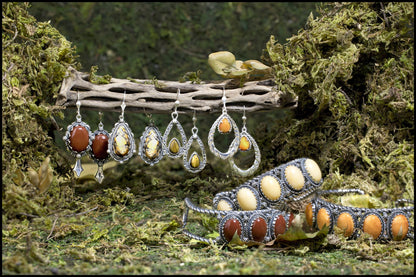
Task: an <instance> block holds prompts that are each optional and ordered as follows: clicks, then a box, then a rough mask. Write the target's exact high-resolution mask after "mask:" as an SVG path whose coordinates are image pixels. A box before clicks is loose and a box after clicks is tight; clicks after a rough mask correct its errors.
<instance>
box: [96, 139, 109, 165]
mask: <svg viewBox="0 0 416 277" xmlns="http://www.w3.org/2000/svg"><path fill="white" fill-rule="evenodd" d="M107 149H108V136H107V135H105V134H97V135H95V138H94V140H93V142H92V153H93V154H94V156H95V158H97V159H99V160H103V159H105V158H107V157H108V153H107Z"/></svg>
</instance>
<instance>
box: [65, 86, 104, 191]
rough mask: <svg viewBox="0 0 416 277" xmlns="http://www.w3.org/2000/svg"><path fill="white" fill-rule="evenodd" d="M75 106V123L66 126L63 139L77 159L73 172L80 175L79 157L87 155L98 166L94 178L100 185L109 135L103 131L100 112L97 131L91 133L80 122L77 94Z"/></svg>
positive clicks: (87, 126) (88, 127)
mask: <svg viewBox="0 0 416 277" xmlns="http://www.w3.org/2000/svg"><path fill="white" fill-rule="evenodd" d="M76 106H77V115H76V121H75V122H72V124H70V125H68V127H67V131H66V133H65V136H64V137H63V139H64V141H65V144H66V145H67V147H68V149H69V151H70V152H71V154H72V155H74V156H75V157H76V158H77V160H76V162H75V166H74V168H73V170H74V172H75V174H76V175H77V177H79V176H80V175H81V172H82V171H83V170H84V169H83V168H82V165H81V157H82V156H84V155H85V154H87V153H89V155H90V157H91V158H92V159H93V160H94V162H96V163H97V165H98V170H97V173H96V175H95V178H96V179H97V181H98V182H100V183H101V182H102V180H103V179H104V172H103V165H104V163H105V162H106V161H107V160H108V158H109V155H108V153H107V149H108V140H109V134H108V132H107V131H106V130H104V125H103V123H102V122H101V116H102V113H101V112H100V123H99V124H98V129H97V130H96V131H95V132H94V133H91V129H90V126H89V125H88V124H87V123H85V122H83V121H82V119H81V113H80V108H81V101H80V100H79V92H78V93H77V102H76Z"/></svg>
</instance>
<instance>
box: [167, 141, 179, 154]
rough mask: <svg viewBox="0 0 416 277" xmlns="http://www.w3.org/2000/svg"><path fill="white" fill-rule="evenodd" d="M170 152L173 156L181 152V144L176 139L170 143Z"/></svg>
mask: <svg viewBox="0 0 416 277" xmlns="http://www.w3.org/2000/svg"><path fill="white" fill-rule="evenodd" d="M169 151H170V152H171V153H173V154H176V153H178V152H179V142H178V140H177V139H176V138H173V139H172V140H171V141H170V143H169Z"/></svg>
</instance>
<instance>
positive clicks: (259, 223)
mask: <svg viewBox="0 0 416 277" xmlns="http://www.w3.org/2000/svg"><path fill="white" fill-rule="evenodd" d="M266 233H267V223H266V221H265V220H264V219H263V218H261V217H259V218H257V219H255V220H254V221H253V226H252V227H251V235H252V236H253V240H255V241H258V242H262V241H263V240H264V237H265V236H266Z"/></svg>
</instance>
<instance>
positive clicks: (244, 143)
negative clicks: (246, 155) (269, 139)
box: [239, 136, 250, 151]
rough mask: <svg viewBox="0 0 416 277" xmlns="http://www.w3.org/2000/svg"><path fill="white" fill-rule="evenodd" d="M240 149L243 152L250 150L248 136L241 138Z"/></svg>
mask: <svg viewBox="0 0 416 277" xmlns="http://www.w3.org/2000/svg"><path fill="white" fill-rule="evenodd" d="M239 148H240V150H241V151H247V150H248V149H249V148H250V141H249V140H248V138H247V137H246V136H243V137H241V139H240V145H239Z"/></svg>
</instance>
